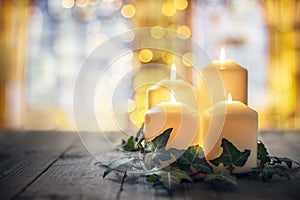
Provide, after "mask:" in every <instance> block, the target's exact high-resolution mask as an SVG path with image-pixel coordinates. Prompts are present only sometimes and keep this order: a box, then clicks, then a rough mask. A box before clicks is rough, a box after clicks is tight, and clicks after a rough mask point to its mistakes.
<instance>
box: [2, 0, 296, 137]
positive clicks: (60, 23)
mask: <svg viewBox="0 0 300 200" xmlns="http://www.w3.org/2000/svg"><path fill="white" fill-rule="evenodd" d="M0 26H1V32H0V50H1V54H0V127H1V128H2V129H26V130H27V129H30V130H54V129H55V130H64V131H65V130H69V131H72V130H75V125H74V122H73V116H72V115H73V113H72V112H73V111H72V110H73V107H72V105H73V90H74V84H75V81H76V77H77V74H78V72H79V69H80V67H81V65H82V64H83V63H84V61H85V59H86V58H87V56H88V55H89V54H90V53H91V52H92V51H93V50H94V49H95V48H96V47H98V46H99V45H101V44H102V43H103V42H105V41H107V40H109V39H110V38H111V37H112V36H115V35H118V34H120V33H122V32H125V31H128V30H130V29H132V28H139V27H161V28H168V29H171V30H175V31H177V32H178V33H180V34H179V35H178V37H184V38H192V39H193V40H194V41H195V42H197V43H199V44H200V45H201V46H202V47H203V48H204V49H205V50H206V52H207V54H208V55H209V56H210V57H211V58H212V59H218V57H219V51H220V49H221V47H224V48H225V50H226V57H228V58H230V59H233V60H234V61H235V62H237V63H239V64H240V65H242V66H243V67H245V68H246V69H247V70H248V76H249V80H248V84H249V86H248V102H249V105H250V106H251V107H253V108H255V109H256V110H258V111H259V128H260V130H276V129H277V130H278V129H280V130H282V129H284V130H287V129H288V130H296V129H300V88H299V86H300V0H251V1H246V0H22V1H19V0H11V1H6V0H1V1H0ZM168 34H169V35H168ZM151 35H152V37H153V38H161V37H172V34H171V33H165V32H160V31H158V32H157V31H155V30H154V31H153V32H151ZM144 39H146V38H143V37H142V36H138V37H134V35H133V36H132V37H129V38H124V45H123V46H120V48H129V49H130V48H131V46H130V45H133V46H134V45H138V44H139V42H142V41H143V40H144ZM129 42H131V43H130V45H129ZM168 45H176V44H173V43H172V42H169V43H168ZM177 48H184V50H185V51H186V53H185V54H184V57H185V58H187V59H185V60H184V59H181V58H179V57H178V56H176V55H173V54H172V53H171V52H167V51H157V50H151V49H140V50H138V51H134V52H131V53H129V54H128V55H126V56H124V57H122V58H120V59H119V60H118V61H116V62H115V63H114V65H115V69H116V70H118V68H120V69H121V68H122V70H123V69H124V70H125V71H126V70H130V69H131V68H137V67H139V66H141V65H142V64H147V63H161V64H164V65H168V66H171V64H172V63H177V65H178V66H179V71H181V72H182V74H184V76H186V78H187V79H189V78H190V76H191V70H190V69H191V64H190V62H186V60H192V58H193V56H195V55H194V54H193V49H192V48H191V47H190V46H189V45H186V46H183V47H177ZM108 51H109V50H108ZM112 51H113V49H112ZM100 64H101V63H100ZM154 75H155V76H156V77H157V80H160V79H162V78H164V77H166V74H163V73H161V74H159V75H157V74H153V73H152V74H151V71H149V70H148V71H145V70H144V71H143V70H141V72H140V73H139V76H137V77H136V79H135V81H134V82H135V83H133V86H132V87H134V84H137V83H138V82H139V80H140V79H147V77H153V76H154ZM119 79H120V77H118V76H116V73H112V75H111V76H109V74H108V83H107V84H108V86H107V87H108V88H109V87H112V88H113V86H114V85H116V82H118V80H119ZM107 95H111V94H110V93H109V90H108V91H107ZM144 98H145V88H141V89H140V90H138V91H136V92H135V94H134V95H133V97H132V100H131V101H129V102H128V112H129V113H130V120H131V123H133V124H135V125H137V126H138V125H140V124H141V123H142V121H141V119H142V117H141V116H143V113H144V112H145V105H144V104H143V103H142V104H139V103H138V102H142V101H143V99H144ZM141 99H142V100H141ZM101 103H104V104H105V103H107V104H109V103H111V102H103V101H102V102H101ZM98 114H99V115H101V114H102V113H98ZM96 115H97V114H96ZM108 117H109V115H108ZM105 129H106V130H114V129H115V127H114V126H113V125H110V124H109V122H108V123H107V126H106V127H105ZM86 130H89V131H93V127H88V126H87V127H86Z"/></svg>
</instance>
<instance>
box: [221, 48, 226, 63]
mask: <svg viewBox="0 0 300 200" xmlns="http://www.w3.org/2000/svg"><path fill="white" fill-rule="evenodd" d="M225 57H226V55H225V49H224V48H221V50H220V61H221V62H224V61H225Z"/></svg>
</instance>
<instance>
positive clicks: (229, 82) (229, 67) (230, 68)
mask: <svg viewBox="0 0 300 200" xmlns="http://www.w3.org/2000/svg"><path fill="white" fill-rule="evenodd" d="M215 68H217V70H218V71H219V73H220V76H221V79H222V81H223V87H224V92H225V93H224V92H221V93H220V92H218V93H214V94H210V92H209V88H208V84H207V83H209V82H213V81H214V80H215V78H216V76H215V72H213V71H214V69H215ZM247 81H248V72H247V70H246V69H245V68H243V67H242V66H240V65H239V64H237V63H235V62H234V61H232V60H229V59H227V60H226V59H225V51H224V49H223V48H222V49H221V51H220V60H214V61H213V63H211V64H209V65H207V66H206V67H204V68H203V69H201V70H200V73H199V74H197V91H198V93H197V96H198V99H199V111H200V112H202V111H204V110H205V109H207V108H209V107H210V106H211V105H212V100H211V97H212V95H217V97H216V96H215V98H217V99H219V100H222V94H228V93H229V92H230V93H231V94H232V96H234V97H235V99H236V100H237V101H241V102H243V103H244V104H246V105H247V103H248V101H247V93H248V89H247ZM223 99H224V98H223Z"/></svg>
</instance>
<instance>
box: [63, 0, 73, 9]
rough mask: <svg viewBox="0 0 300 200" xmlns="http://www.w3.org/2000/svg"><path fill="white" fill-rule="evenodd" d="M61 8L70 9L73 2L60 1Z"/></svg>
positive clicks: (67, 0)
mask: <svg viewBox="0 0 300 200" xmlns="http://www.w3.org/2000/svg"><path fill="white" fill-rule="evenodd" d="M61 6H62V7H64V8H72V7H73V6H74V0H62V1H61Z"/></svg>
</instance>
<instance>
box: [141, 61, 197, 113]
mask: <svg viewBox="0 0 300 200" xmlns="http://www.w3.org/2000/svg"><path fill="white" fill-rule="evenodd" d="M171 90H172V91H173V92H174V94H175V96H176V98H177V100H178V101H179V102H183V103H186V104H187V105H189V106H191V107H193V108H195V109H198V103H197V96H196V94H195V89H194V87H192V86H191V85H190V84H189V83H187V82H186V81H183V80H178V79H177V76H176V65H175V64H172V69H171V74H170V80H162V81H160V82H158V83H157V84H155V85H153V86H151V87H150V88H149V89H148V90H147V92H146V95H147V97H146V99H147V107H148V109H150V108H152V107H154V106H155V105H158V104H159V103H161V102H166V101H170V91H171Z"/></svg>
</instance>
